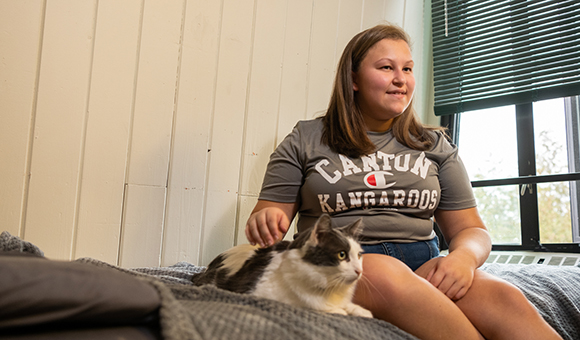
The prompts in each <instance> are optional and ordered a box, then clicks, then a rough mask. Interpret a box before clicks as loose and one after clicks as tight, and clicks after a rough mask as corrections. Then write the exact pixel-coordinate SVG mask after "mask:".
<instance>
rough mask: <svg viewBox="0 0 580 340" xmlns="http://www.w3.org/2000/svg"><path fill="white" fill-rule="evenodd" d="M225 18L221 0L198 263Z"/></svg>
mask: <svg viewBox="0 0 580 340" xmlns="http://www.w3.org/2000/svg"><path fill="white" fill-rule="evenodd" d="M223 18H224V0H221V8H220V23H219V31H218V33H217V41H218V44H217V49H216V56H215V57H216V60H218V62H217V63H216V66H215V68H216V69H215V70H214V71H215V72H214V74H215V81H214V84H213V99H212V109H211V112H210V115H211V116H210V122H209V131H208V136H207V156H206V163H205V174H204V188H203V202H202V207H201V211H202V214H201V222H200V223H201V228H200V233H199V240H200V242H199V249H198V254H197V258H198V261H199V260H201V257H202V255H203V249H204V244H203V239H204V237H205V220H206V214H207V211H206V208H207V186H208V183H209V170H210V165H211V146H212V143H213V127H214V123H215V106H216V98H217V87H218V82H217V76H218V70H219V56H220V52H221V39H222V28H223V21H224V20H223Z"/></svg>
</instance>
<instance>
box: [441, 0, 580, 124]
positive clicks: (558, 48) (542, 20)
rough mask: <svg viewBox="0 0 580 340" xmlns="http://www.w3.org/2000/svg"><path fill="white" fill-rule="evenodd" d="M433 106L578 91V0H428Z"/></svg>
mask: <svg viewBox="0 0 580 340" xmlns="http://www.w3.org/2000/svg"><path fill="white" fill-rule="evenodd" d="M432 15H433V20H432V22H433V69H434V80H435V114H436V115H438V116H441V115H449V114H454V113H459V112H465V111H470V110H478V109H484V108H490V107H495V106H503V105H510V104H520V103H525V102H532V101H538V100H544V99H550V98H557V97H566V96H574V95H579V94H580V1H578V0H561V1H557V0H527V1H526V0H467V1H466V0H433V2H432Z"/></svg>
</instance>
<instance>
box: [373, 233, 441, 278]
mask: <svg viewBox="0 0 580 340" xmlns="http://www.w3.org/2000/svg"><path fill="white" fill-rule="evenodd" d="M362 248H363V250H364V252H365V253H366V254H368V253H372V254H383V255H389V256H392V257H394V258H397V259H399V260H401V261H403V262H404V263H405V264H406V265H407V266H409V268H411V270H413V271H415V270H416V269H417V268H419V267H421V265H423V263H425V262H427V261H429V260H430V259H432V258H434V257H437V256H439V239H438V238H437V236H435V238H433V239H431V240H429V241H420V242H412V243H391V242H384V243H379V244H363V245H362Z"/></svg>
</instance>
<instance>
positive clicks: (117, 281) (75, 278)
mask: <svg viewBox="0 0 580 340" xmlns="http://www.w3.org/2000/svg"><path fill="white" fill-rule="evenodd" d="M203 269H204V268H203V267H199V266H196V265H193V264H190V263H185V262H180V263H177V264H175V265H173V266H170V267H158V268H132V269H124V268H120V267H117V266H113V265H110V264H107V263H105V262H101V261H98V260H95V259H91V258H83V259H79V260H76V261H53V260H49V259H46V258H45V257H44V256H43V254H42V251H41V250H40V249H38V247H36V246H35V245H33V244H30V243H29V242H26V241H23V240H21V239H19V238H17V237H14V236H12V235H10V234H9V233H7V232H4V233H2V234H1V235H0V339H78V338H82V339H121V338H122V339H258V340H259V339H416V338H415V337H413V336H411V335H409V334H407V333H406V332H403V331H402V330H400V329H398V328H396V327H395V326H393V325H391V324H389V323H387V322H384V321H381V320H376V319H367V318H361V317H353V316H342V315H330V314H323V313H319V312H314V311H310V310H305V309H300V308H295V307H292V306H289V305H285V304H282V303H279V302H276V301H271V300H267V299H260V298H256V297H253V296H248V295H241V294H235V293H231V292H227V291H223V290H220V289H217V288H214V287H211V286H202V287H194V286H192V285H191V284H190V279H191V277H192V275H194V274H196V273H198V272H200V271H202V270H203ZM483 269H484V270H485V271H487V272H489V273H491V274H493V275H497V276H499V277H502V278H504V279H506V280H508V281H510V282H512V283H513V284H515V285H516V286H518V287H520V289H522V291H523V292H524V293H525V294H526V296H527V297H528V298H529V299H530V301H531V302H532V303H533V304H534V305H535V306H536V308H537V309H538V310H539V311H540V313H541V314H542V316H543V317H544V318H545V319H546V320H547V321H548V322H549V323H550V324H551V325H552V326H553V327H554V328H555V329H556V330H557V331H558V332H559V333H560V334H561V335H562V337H564V339H569V340H572V339H580V267H549V266H539V265H520V266H518V265H500V264H490V265H485V266H484V267H483Z"/></svg>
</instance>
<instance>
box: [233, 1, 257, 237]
mask: <svg viewBox="0 0 580 340" xmlns="http://www.w3.org/2000/svg"><path fill="white" fill-rule="evenodd" d="M258 2H259V0H254V11H253V14H252V15H253V17H252V35H251V37H250V44H251V45H250V46H251V48H250V57H249V58H248V63H249V65H248V76H247V78H246V100H245V102H244V106H245V107H244V123H243V130H242V145H241V149H242V150H241V152H240V167H239V169H238V188H237V190H236V192H237V195H236V196H237V197H236V211H235V212H234V221H235V222H234V244H233V245H235V244H236V243H237V239H238V233H239V229H240V225H239V223H240V221H239V219H240V216H239V215H240V205H241V200H240V193H241V192H242V190H241V189H242V180H243V179H244V177H243V176H242V171H243V169H244V163H245V161H244V159H245V157H244V153H245V151H246V143H245V140H246V137H247V131H248V114H249V112H248V110H249V108H250V92H251V84H252V65H253V61H254V47H255V45H254V43H255V39H256V17H257V14H258Z"/></svg>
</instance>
